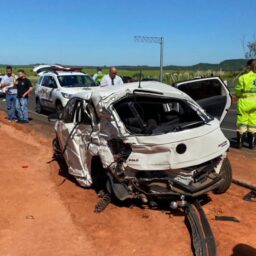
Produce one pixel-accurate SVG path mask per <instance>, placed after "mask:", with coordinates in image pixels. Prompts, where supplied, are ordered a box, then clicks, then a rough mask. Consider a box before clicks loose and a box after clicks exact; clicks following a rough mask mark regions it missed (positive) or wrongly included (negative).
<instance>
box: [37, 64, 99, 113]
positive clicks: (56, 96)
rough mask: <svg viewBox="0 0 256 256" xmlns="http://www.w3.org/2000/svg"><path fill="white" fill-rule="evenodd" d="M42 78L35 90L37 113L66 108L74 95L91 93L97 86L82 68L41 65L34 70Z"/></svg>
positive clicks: (59, 110)
mask: <svg viewBox="0 0 256 256" xmlns="http://www.w3.org/2000/svg"><path fill="white" fill-rule="evenodd" d="M33 71H34V72H36V73H37V74H38V75H39V76H40V78H39V80H38V82H37V84H36V88H35V100H36V111H37V112H38V113H41V112H42V110H48V111H55V110H56V111H57V112H61V110H62V109H63V108H64V107H65V105H66V104H67V102H68V100H69V99H70V98H71V97H72V95H73V94H75V93H78V92H82V91H90V90H92V89H95V87H96V86H97V85H96V84H95V82H94V81H93V80H92V79H91V77H90V76H89V75H87V74H84V73H83V72H81V68H66V67H62V66H59V65H39V66H37V67H35V68H34V69H33Z"/></svg>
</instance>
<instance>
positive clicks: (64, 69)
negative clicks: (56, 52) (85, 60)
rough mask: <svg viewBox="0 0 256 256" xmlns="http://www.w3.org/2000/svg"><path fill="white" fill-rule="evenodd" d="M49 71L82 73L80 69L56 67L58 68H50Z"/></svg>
mask: <svg viewBox="0 0 256 256" xmlns="http://www.w3.org/2000/svg"><path fill="white" fill-rule="evenodd" d="M51 69H52V70H53V71H82V68H80V67H71V68H70V67H58V66H52V67H51Z"/></svg>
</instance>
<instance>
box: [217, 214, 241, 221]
mask: <svg viewBox="0 0 256 256" xmlns="http://www.w3.org/2000/svg"><path fill="white" fill-rule="evenodd" d="M215 220H219V221H233V222H240V220H239V219H238V218H236V217H234V216H221V215H216V216H215Z"/></svg>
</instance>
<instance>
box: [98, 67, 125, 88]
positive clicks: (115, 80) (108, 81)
mask: <svg viewBox="0 0 256 256" xmlns="http://www.w3.org/2000/svg"><path fill="white" fill-rule="evenodd" d="M123 84H124V83H123V80H122V78H121V77H120V76H118V75H117V70H116V68H115V67H111V68H110V69H109V74H108V75H105V76H103V78H102V80H101V83H100V86H102V87H105V86H118V85H123Z"/></svg>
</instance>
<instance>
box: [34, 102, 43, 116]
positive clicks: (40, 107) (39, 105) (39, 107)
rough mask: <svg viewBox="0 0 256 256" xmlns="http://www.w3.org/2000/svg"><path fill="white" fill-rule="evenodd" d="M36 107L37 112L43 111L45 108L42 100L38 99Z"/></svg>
mask: <svg viewBox="0 0 256 256" xmlns="http://www.w3.org/2000/svg"><path fill="white" fill-rule="evenodd" d="M35 109H36V112H37V113H38V114H41V113H42V112H43V108H42V105H41V102H40V100H39V99H36V107H35Z"/></svg>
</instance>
